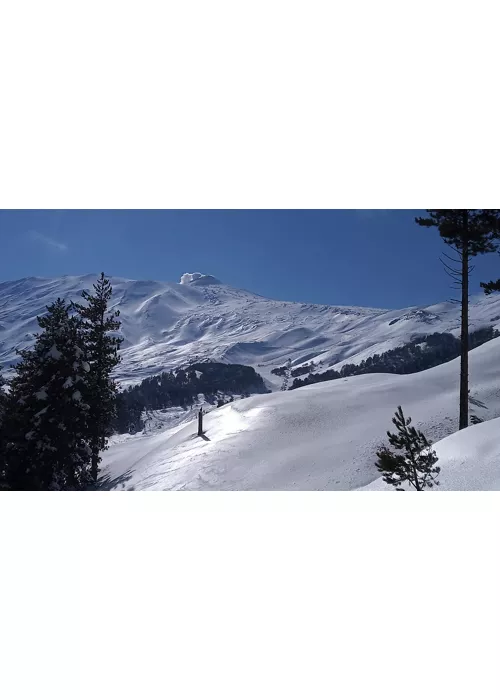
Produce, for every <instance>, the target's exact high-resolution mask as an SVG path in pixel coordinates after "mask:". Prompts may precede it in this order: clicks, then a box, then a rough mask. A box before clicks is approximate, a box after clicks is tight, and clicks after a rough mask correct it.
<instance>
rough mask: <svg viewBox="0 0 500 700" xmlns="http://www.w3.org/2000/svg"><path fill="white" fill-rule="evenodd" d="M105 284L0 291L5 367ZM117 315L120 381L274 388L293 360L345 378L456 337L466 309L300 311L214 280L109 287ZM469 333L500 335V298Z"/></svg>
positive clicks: (486, 304) (117, 282)
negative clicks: (218, 370)
mask: <svg viewBox="0 0 500 700" xmlns="http://www.w3.org/2000/svg"><path fill="white" fill-rule="evenodd" d="M97 276H98V275H96V274H90V275H84V276H81V277H71V276H67V277H62V278H58V279H42V278H36V277H31V278H27V279H22V280H17V281H14V282H2V283H0V366H3V367H4V371H5V368H7V372H5V373H6V374H7V375H8V374H9V372H8V368H9V366H11V365H12V364H13V363H15V362H16V349H17V348H24V347H27V346H29V345H31V344H32V343H33V339H34V333H36V332H37V330H38V325H37V321H36V317H37V315H40V314H43V313H44V311H45V307H46V306H47V305H48V304H50V303H51V302H53V301H54V300H55V299H56V298H57V297H62V298H66V299H68V300H70V299H72V300H75V299H78V298H79V297H80V295H81V292H82V290H83V289H90V288H91V287H92V284H93V282H94V281H95V280H96V278H97ZM112 283H113V286H114V296H113V302H112V303H113V306H114V307H115V308H117V309H119V310H120V312H121V321H122V324H123V326H122V333H123V337H124V339H125V342H124V345H123V350H122V353H121V354H122V357H123V361H122V363H121V365H120V367H119V368H118V373H117V378H118V379H119V381H120V382H121V384H122V385H129V384H136V383H139V382H140V381H141V380H142V379H144V378H145V377H147V376H151V375H153V374H157V373H159V372H162V371H164V370H170V369H175V368H177V367H179V366H183V365H186V364H188V363H190V362H193V361H196V360H200V359H211V360H214V361H222V362H228V363H241V364H246V365H250V366H253V367H254V368H255V369H256V371H257V372H259V373H260V374H261V375H262V376H263V377H264V379H265V380H266V382H267V384H268V386H269V387H270V388H274V389H276V388H279V387H280V386H281V382H282V380H281V379H280V378H276V377H275V376H274V375H272V374H271V370H272V369H273V368H274V367H277V366H280V365H283V364H285V363H286V362H287V360H288V359H289V358H290V359H291V360H292V366H293V367H296V366H299V365H301V364H304V363H306V362H309V361H311V360H312V361H314V362H315V363H317V364H319V363H321V367H320V368H319V369H320V371H321V370H325V369H327V368H330V367H334V368H336V369H339V368H340V367H341V366H342V365H343V364H345V363H346V362H354V363H358V362H360V361H361V360H363V359H366V358H367V357H369V356H371V355H373V354H375V353H381V352H384V351H386V350H389V349H391V348H394V347H397V346H398V345H402V344H404V343H406V342H408V341H409V340H410V339H412V338H413V337H415V336H416V335H422V334H427V333H434V332H451V333H454V334H455V335H458V332H459V326H460V318H459V307H457V306H456V305H454V304H451V303H442V304H435V305H433V306H429V307H413V308H407V309H402V310H387V309H372V308H360V307H346V306H326V305H318V304H300V303H296V302H286V301H277V300H274V299H266V298H264V297H262V296H259V295H258V294H254V293H252V292H249V291H246V290H242V289H236V288H233V287H231V286H229V285H226V284H223V283H222V282H220V281H219V280H217V279H215V278H214V277H213V276H210V275H201V274H200V273H186V274H184V275H183V276H182V278H181V283H178V284H177V283H174V282H155V281H140V280H126V279H123V278H112ZM470 316H471V323H470V326H471V330H474V329H476V328H479V327H483V326H486V325H493V326H495V327H500V298H498V297H485V296H484V295H483V296H478V297H477V298H473V299H472V303H471V308H470Z"/></svg>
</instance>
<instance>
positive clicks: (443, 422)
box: [102, 338, 500, 491]
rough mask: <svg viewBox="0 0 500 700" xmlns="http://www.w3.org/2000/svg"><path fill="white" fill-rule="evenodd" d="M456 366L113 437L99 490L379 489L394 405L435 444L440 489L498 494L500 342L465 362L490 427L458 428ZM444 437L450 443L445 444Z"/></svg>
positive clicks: (317, 390) (328, 388)
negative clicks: (200, 429)
mask: <svg viewBox="0 0 500 700" xmlns="http://www.w3.org/2000/svg"><path fill="white" fill-rule="evenodd" d="M459 366H460V360H459V359H456V360H453V361H452V362H449V363H447V364H443V365H440V366H439V367H434V368H432V369H429V370H426V371H425V372H419V373H416V374H409V375H403V376H401V375H394V374H369V375H364V376H356V377H349V378H347V379H337V380H334V381H329V382H324V383H322V384H315V385H312V386H306V387H303V388H301V389H297V390H295V391H291V392H275V393H272V394H265V395H260V396H253V397H251V398H248V399H242V400H239V401H235V402H234V403H231V404H228V405H226V406H224V407H222V408H218V409H216V410H214V411H212V412H211V413H210V414H209V415H207V416H206V418H205V433H206V435H205V439H204V440H202V439H201V438H198V437H196V427H197V425H196V421H191V422H187V423H182V422H181V423H178V424H177V425H176V426H175V427H172V428H169V429H167V430H160V431H158V432H155V431H153V432H152V433H150V434H144V435H136V436H116V437H114V438H112V445H111V448H110V449H109V451H108V452H105V453H104V455H103V464H102V466H103V470H104V476H105V478H106V480H107V484H106V486H107V487H108V488H114V489H134V490H144V489H146V490H228V491H229V490H259V491H260V490H269V491H271V490H333V491H342V490H343V491H348V490H358V489H362V490H385V489H386V488H387V487H386V486H385V484H384V483H383V482H382V481H381V480H380V479H379V474H378V472H377V470H376V467H375V452H376V450H377V448H378V447H379V446H380V445H381V444H382V443H383V442H384V440H385V438H386V431H387V430H388V429H389V428H391V427H392V425H391V419H392V417H393V415H394V411H395V410H396V407H397V406H398V405H399V404H401V405H402V406H403V408H404V411H405V414H406V415H407V416H411V417H412V418H413V421H414V424H415V425H416V426H417V427H418V428H420V429H422V430H423V431H424V432H425V433H426V435H427V436H428V437H429V438H430V439H432V440H433V441H438V442H437V444H436V451H437V453H438V456H439V458H440V463H439V466H440V467H441V469H442V472H441V474H440V483H441V485H440V486H439V487H438V489H437V490H496V489H499V488H500V439H499V437H498V428H499V422H500V419H499V418H498V416H500V338H497V339H495V340H492V341H490V342H488V343H485V344H484V345H482V346H481V347H479V348H476V349H475V350H473V351H472V352H471V353H470V381H471V395H472V397H473V399H474V401H475V402H476V405H479V404H481V405H482V406H483V408H482V412H481V417H482V418H483V419H485V420H486V421H487V422H485V423H482V424H480V425H478V426H472V427H470V428H468V429H467V430H465V431H461V432H460V433H456V434H453V433H455V432H456V431H457V429H458V390H459V381H458V380H459ZM448 436H449V437H448Z"/></svg>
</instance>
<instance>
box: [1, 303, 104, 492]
mask: <svg viewBox="0 0 500 700" xmlns="http://www.w3.org/2000/svg"><path fill="white" fill-rule="evenodd" d="M69 310H70V305H68V304H66V302H65V301H64V300H62V299H58V300H57V301H56V302H55V303H54V304H51V305H50V306H48V307H47V314H46V315H45V316H42V317H39V318H38V323H39V325H40V328H41V332H40V333H38V334H37V335H36V342H35V346H34V347H33V348H32V349H29V350H22V351H21V352H20V353H19V354H20V356H21V361H20V362H19V364H18V365H17V366H16V374H15V376H14V378H13V380H12V382H11V384H10V393H9V395H8V396H7V398H6V413H5V421H4V426H5V432H6V435H7V439H6V443H5V457H6V482H7V484H8V486H9V488H12V489H16V490H46V489H56V490H67V489H83V488H86V487H87V486H88V483H89V464H90V448H89V445H88V440H87V432H88V427H87V424H88V418H89V406H88V404H86V403H85V401H84V396H85V395H86V394H87V393H88V391H87V388H86V381H87V375H88V372H89V369H90V368H89V365H88V363H87V361H86V359H85V355H84V351H83V349H82V347H83V342H82V341H83V338H82V333H81V324H80V321H79V319H78V317H76V316H73V317H71V316H70V313H69Z"/></svg>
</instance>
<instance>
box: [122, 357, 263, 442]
mask: <svg viewBox="0 0 500 700" xmlns="http://www.w3.org/2000/svg"><path fill="white" fill-rule="evenodd" d="M263 393H267V389H266V386H265V384H264V380H263V379H262V377H261V376H260V375H259V374H257V372H256V371H255V370H254V368H253V367H247V366H246V365H236V364H234V365H231V364H229V365H226V364H222V363H219V362H198V363H194V364H191V365H189V366H188V367H187V368H185V369H178V370H175V371H171V372H162V373H161V374H159V375H156V376H153V377H148V378H147V379H144V380H143V381H142V382H141V383H140V384H137V385H136V386H131V387H129V388H128V389H126V390H125V391H122V392H120V394H119V395H118V397H117V415H116V418H115V420H114V422H113V427H114V429H115V430H116V432H118V433H135V432H138V431H140V430H142V429H143V427H144V425H143V420H142V415H143V413H144V412H145V411H156V410H161V409H165V408H171V407H173V406H179V407H182V408H188V407H190V406H193V405H194V404H195V403H196V401H197V399H198V396H199V394H203V395H204V397H205V400H206V401H208V402H209V403H217V405H219V406H220V405H222V403H223V402H224V397H225V396H229V397H231V398H230V400H231V399H232V397H234V396H241V397H242V398H244V397H246V396H250V394H263Z"/></svg>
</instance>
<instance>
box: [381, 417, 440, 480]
mask: <svg viewBox="0 0 500 700" xmlns="http://www.w3.org/2000/svg"><path fill="white" fill-rule="evenodd" d="M392 422H393V423H394V425H395V426H396V429H397V433H391V432H390V431H389V430H388V431H387V436H388V438H389V444H390V445H391V447H393V448H395V450H397V451H396V452H395V451H394V450H391V449H389V448H388V447H386V446H384V447H381V448H380V449H379V450H378V452H377V458H378V460H377V462H376V466H377V469H378V470H379V472H380V473H381V475H382V477H383V479H384V481H385V482H386V484H389V485H390V486H394V488H395V489H396V491H404V490H405V489H404V488H403V485H404V484H405V483H409V484H410V485H411V486H412V487H413V488H414V489H415V490H416V491H424V490H425V489H426V488H433V487H434V486H438V485H439V482H438V481H437V480H436V479H437V476H438V475H439V472H440V471H441V470H440V468H439V467H438V466H436V463H437V461H438V458H437V455H436V453H435V452H434V451H433V450H432V449H431V447H432V445H431V443H430V442H429V441H428V440H427V438H426V437H425V435H424V434H423V433H422V432H421V431H420V430H417V429H416V428H414V427H413V426H412V424H411V418H405V416H404V413H403V409H402V408H401V406H398V410H397V411H396V414H395V416H394V418H393V419H392Z"/></svg>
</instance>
